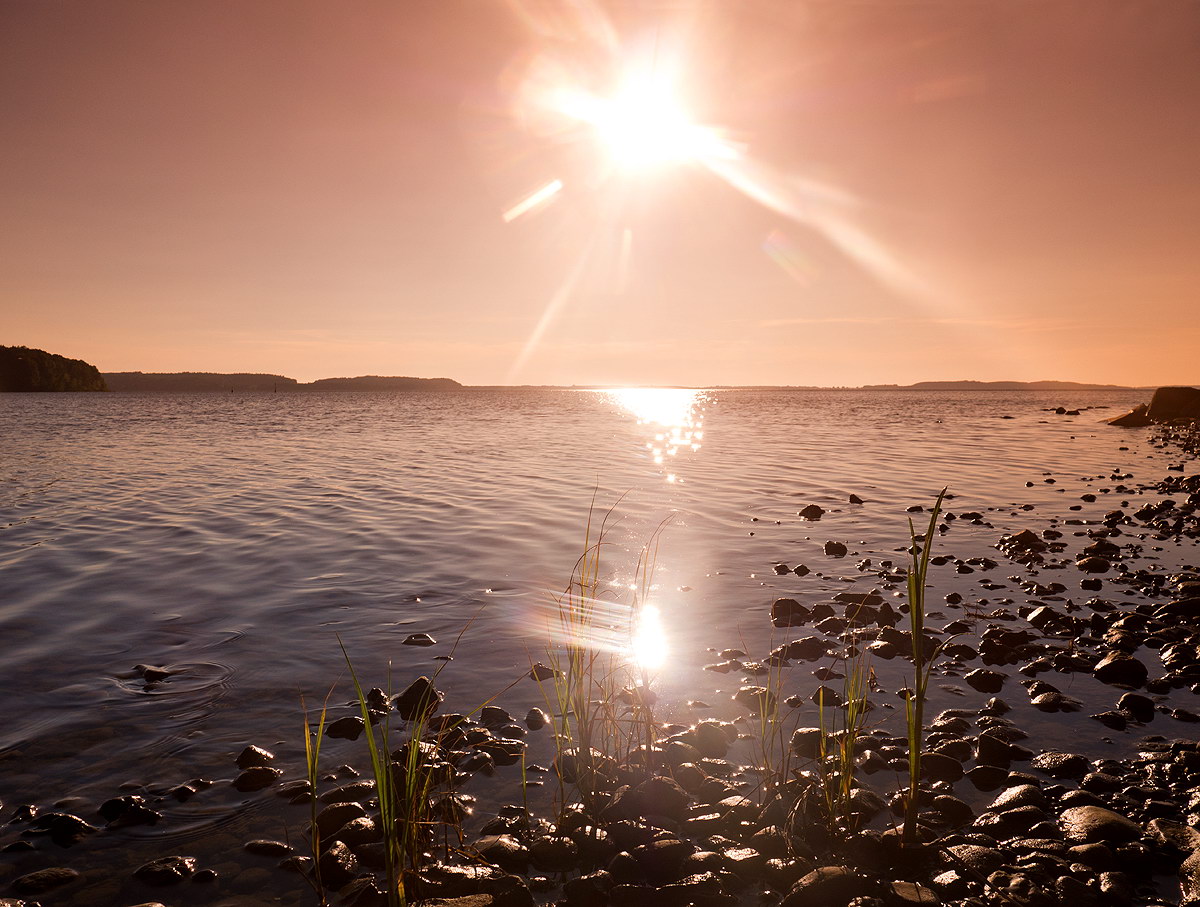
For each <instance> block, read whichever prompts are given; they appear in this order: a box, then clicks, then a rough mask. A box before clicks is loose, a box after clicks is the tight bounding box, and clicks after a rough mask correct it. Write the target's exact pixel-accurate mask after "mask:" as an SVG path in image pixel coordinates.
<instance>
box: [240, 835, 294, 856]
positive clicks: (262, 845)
mask: <svg viewBox="0 0 1200 907" xmlns="http://www.w3.org/2000/svg"><path fill="white" fill-rule="evenodd" d="M244 850H245V851H246V853H252V854H254V855H255V856H260V857H286V856H287V855H288V854H290V853H291V852H292V846H291V845H290V844H285V843H284V842H283V841H268V840H265V839H258V840H254V841H247V842H246V846H245V848H244Z"/></svg>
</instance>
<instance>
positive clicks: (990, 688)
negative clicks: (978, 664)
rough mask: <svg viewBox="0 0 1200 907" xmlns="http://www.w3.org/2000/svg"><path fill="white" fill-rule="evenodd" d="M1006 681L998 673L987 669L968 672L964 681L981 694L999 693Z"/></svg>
mask: <svg viewBox="0 0 1200 907" xmlns="http://www.w3.org/2000/svg"><path fill="white" fill-rule="evenodd" d="M1006 679H1007V678H1006V677H1005V676H1004V675H1003V674H1001V673H999V672H998V671H989V670H987V669H986V668H976V669H975V670H973V671H968V672H967V673H966V675H965V676H964V677H963V680H965V681H966V682H967V683H968V684H970V685H971V686H972V687H973V688H975V689H976V690H978V691H979V692H981V693H999V692H1000V689H1001V688H1002V687H1003V686H1004V681H1005V680H1006Z"/></svg>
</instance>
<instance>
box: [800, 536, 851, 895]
mask: <svg viewBox="0 0 1200 907" xmlns="http://www.w3.org/2000/svg"><path fill="white" fill-rule="evenodd" d="M824 550H825V554H826V555H828V556H829V557H845V556H846V553H847V550H848V549H847V548H846V546H845V545H844V544H843V543H842V542H832V541H831V542H826V543H825V549H824ZM818 871H819V870H818ZM806 878H807V877H806ZM803 881H804V880H803V879H801V882H803Z"/></svg>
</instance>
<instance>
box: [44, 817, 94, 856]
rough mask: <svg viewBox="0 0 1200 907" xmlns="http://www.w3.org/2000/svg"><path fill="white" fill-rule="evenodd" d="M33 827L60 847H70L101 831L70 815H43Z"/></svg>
mask: <svg viewBox="0 0 1200 907" xmlns="http://www.w3.org/2000/svg"><path fill="white" fill-rule="evenodd" d="M33 825H34V827H35V828H37V829H38V831H39V833H42V834H45V835H48V836H49V838H50V840H51V841H53V842H54V843H55V844H57V845H58V846H59V847H70V846H71V845H72V844H75V843H77V842H78V841H79V840H80V839H81V838H83V837H84V836H85V835H90V834H92V833H93V832H96V831H99V829H98V828H97V827H96V826H95V825H92V824H91V823H89V822H86V821H85V820H83V819H81V818H79V816H73V815H71V814H70V813H57V812H56V813H42V814H40V815H38V816H37V817H36V818H34V819H33Z"/></svg>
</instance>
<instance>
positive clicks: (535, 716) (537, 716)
mask: <svg viewBox="0 0 1200 907" xmlns="http://www.w3.org/2000/svg"><path fill="white" fill-rule="evenodd" d="M549 723H550V716H549V715H547V714H546V713H545V712H543V711H542V710H541V709H539V708H532V709H530V710H529V711H528V712H526V713H525V727H527V728H529V729H530V730H531V731H540V730H541V729H542V728H544V727H545V726H546V725H548V724H549Z"/></svg>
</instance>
